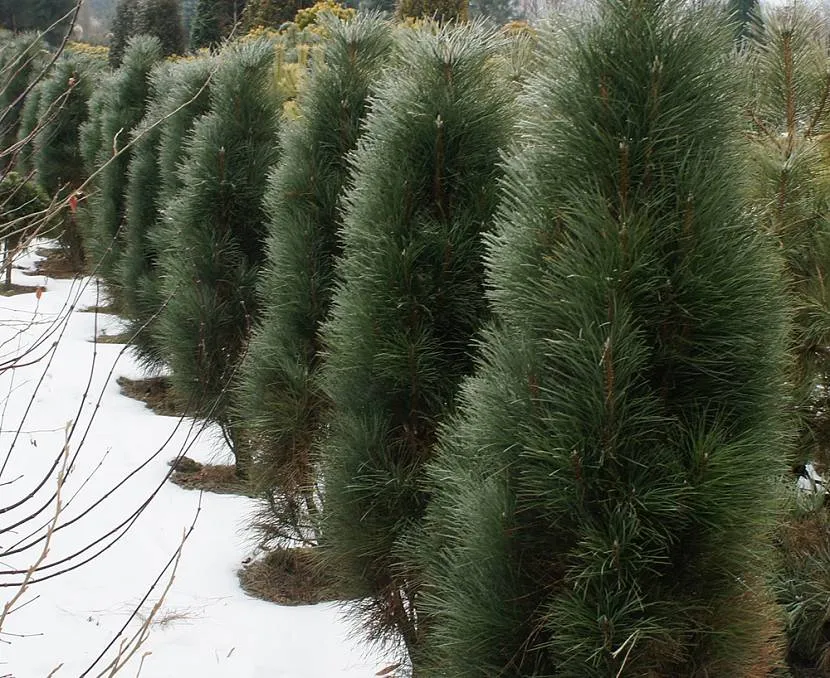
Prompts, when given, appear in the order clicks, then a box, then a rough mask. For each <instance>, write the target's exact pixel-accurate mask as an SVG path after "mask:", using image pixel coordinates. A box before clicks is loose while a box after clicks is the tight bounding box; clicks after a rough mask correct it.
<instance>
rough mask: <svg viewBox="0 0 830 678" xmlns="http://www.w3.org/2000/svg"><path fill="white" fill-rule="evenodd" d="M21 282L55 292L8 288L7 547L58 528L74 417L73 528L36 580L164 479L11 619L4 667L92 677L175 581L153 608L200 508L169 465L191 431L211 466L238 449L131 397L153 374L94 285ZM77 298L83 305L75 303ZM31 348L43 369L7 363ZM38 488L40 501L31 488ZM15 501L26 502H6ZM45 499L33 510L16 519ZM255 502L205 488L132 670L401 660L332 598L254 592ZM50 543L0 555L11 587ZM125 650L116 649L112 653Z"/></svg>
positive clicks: (1, 379) (155, 677)
mask: <svg viewBox="0 0 830 678" xmlns="http://www.w3.org/2000/svg"><path fill="white" fill-rule="evenodd" d="M34 259H35V257H34V255H27V256H26V257H24V258H23V259H22V260H21V262H20V264H21V265H22V266H23V267H24V268H29V267H31V265H32V263H33V261H34ZM14 280H15V282H16V283H19V284H27V285H44V286H45V287H46V291H45V292H44V293H43V294H42V295H41V297H40V299H39V300H38V298H37V295H36V294H33V293H31V294H23V295H19V296H15V297H9V298H3V297H0V553H8V551H9V550H10V548H11V547H12V546H14V545H15V544H16V543H17V542H19V541H21V540H23V541H22V545H25V544H26V543H28V542H27V541H26V540H27V537H28V535H29V534H30V533H31V532H33V530H34V528H36V527H40V528H43V527H45V526H47V525H48V524H49V521H50V520H51V519H52V518H53V516H54V513H55V504H54V502H50V501H49V499H50V497H51V496H52V493H53V492H54V489H55V487H56V480H55V478H56V473H52V474H51V475H49V470H50V467H51V466H52V464H53V463H54V462H55V460H56V459H57V458H58V457H59V455H60V452H61V449H62V448H63V442H64V438H65V432H64V429H65V426H66V424H67V422H76V428H75V431H74V433H73V435H72V438H71V440H70V444H69V453H70V455H75V454H76V453H77V455H78V456H77V459H76V460H75V465H74V467H73V470H72V472H71V474H70V475H69V477H68V479H67V481H66V483H65V484H64V486H63V488H62V499H63V502H64V508H63V510H62V512H61V514H60V517H59V525H65V527H61V528H60V529H58V530H56V531H55V533H54V535H53V537H52V543H51V549H50V552H49V554H48V557H47V558H46V560H45V561H44V562H43V563H42V564H41V567H43V566H46V568H45V569H42V570H41V571H40V573H38V574H36V575H35V577H42V576H45V575H49V574H51V573H53V572H56V571H59V570H60V569H62V568H64V567H66V566H67V565H70V566H71V565H72V564H75V563H78V562H80V561H82V560H85V559H86V558H88V557H89V556H92V555H94V554H95V553H97V552H98V551H99V550H101V548H102V547H105V546H107V545H108V544H109V543H110V542H112V541H113V539H114V538H116V537H118V536H119V535H120V534H121V533H122V532H123V531H124V527H120V525H121V524H122V523H124V521H126V520H127V519H128V518H130V516H131V515H132V514H133V513H134V512H135V511H136V510H137V509H139V508H140V507H141V505H142V503H143V502H144V501H145V500H146V498H147V497H148V496H149V495H151V494H152V493H153V492H154V491H155V490H156V489H158V493H157V495H156V496H155V498H154V499H153V501H152V502H151V503H150V504H149V505H148V506H147V508H146V510H144V511H143V512H141V513H140V514H139V515H138V517H137V518H136V520H135V522H134V524H132V525H131V526H130V527H129V529H128V530H127V531H126V533H125V534H124V536H123V537H122V538H120V539H119V540H118V541H117V542H115V543H114V545H112V546H111V548H109V549H107V550H106V551H105V552H104V553H103V554H102V555H100V556H99V557H97V558H95V559H94V560H92V561H91V562H89V563H88V564H86V565H83V566H82V567H79V568H78V569H75V570H74V571H71V572H68V573H66V574H63V575H61V576H59V577H55V578H53V579H51V580H47V581H44V582H43V583H39V584H35V585H34V586H32V587H31V588H30V589H29V590H28V591H27V592H26V593H25V595H24V596H23V597H22V598H21V599H20V600H19V601H18V602H17V604H16V605H15V608H17V609H16V610H14V611H13V612H12V613H11V614H10V615H9V616H8V617H7V618H6V619H5V620H4V621H3V623H2V635H0V678H12V677H13V678H45V677H46V676H49V675H51V674H50V671H52V670H53V669H55V667H57V666H59V665H61V664H62V668H61V669H60V670H59V671H58V672H57V673H56V674H55V675H56V676H58V677H60V676H81V675H90V676H97V675H98V674H99V673H100V672H101V670H102V669H103V667H104V665H105V663H106V662H101V663H98V664H96V666H95V669H93V670H90V671H89V672H88V673H85V672H86V671H87V670H88V669H89V667H90V665H91V664H92V663H93V662H94V660H95V659H96V657H97V656H98V655H99V653H100V652H101V651H102V650H103V649H104V648H105V647H106V645H107V643H109V642H110V640H112V639H113V638H114V637H115V635H116V634H117V633H118V631H119V630H120V629H121V627H122V626H123V625H124V624H125V623H126V622H127V620H128V618H129V616H130V614H131V612H132V611H133V610H134V609H135V608H136V607H140V613H139V615H138V616H137V618H136V619H135V620H133V621H132V622H131V623H130V624H129V627H128V628H129V630H130V631H132V632H134V631H136V630H137V629H138V628H139V627H140V624H141V619H142V617H143V618H146V615H147V614H148V613H149V611H150V610H151V608H152V606H153V603H154V602H155V601H156V600H157V598H158V597H159V595H160V594H161V591H162V589H163V587H164V585H165V583H166V581H167V580H168V579H169V577H167V576H164V577H162V579H161V582H160V585H159V587H157V589H156V590H155V592H154V593H152V594H151V595H150V597H149V598H148V600H147V601H146V602H145V603H144V604H142V605H139V603H140V601H141V598H142V596H144V594H145V592H146V591H147V589H148V587H150V586H151V584H152V583H153V581H154V580H155V579H156V578H157V577H158V576H159V574H160V573H161V572H162V570H163V568H164V567H165V564H166V563H167V562H168V561H169V560H170V558H171V557H172V556H173V555H174V553H175V552H176V549H177V547H178V546H179V544H180V542H181V539H182V535H183V531H184V530H186V529H187V528H188V527H189V526H190V525H191V523H192V522H193V520H194V517H195V516H196V512H197V508H198V506H199V496H200V495H199V493H197V492H192V491H187V490H184V489H181V488H179V487H177V486H175V485H172V484H171V483H165V482H163V477H164V475H165V473H166V472H167V470H168V467H167V462H168V460H169V459H171V458H172V457H174V456H175V455H176V454H177V453H178V451H179V450H180V448H181V446H182V445H185V444H189V442H191V441H193V440H195V442H194V444H193V446H192V447H191V448H190V449H189V451H188V452H187V455H188V456H190V457H192V458H194V459H197V460H199V461H212V462H217V461H224V460H226V459H227V458H228V453H227V450H226V449H225V448H224V446H223V444H222V443H221V442H220V440H219V437H218V435H217V433H216V431H215V430H212V429H207V430H205V431H202V432H201V434H199V433H200V432H199V428H200V427H201V422H198V421H192V420H184V421H183V422H181V423H180V422H179V420H178V419H174V418H172V417H161V416H157V415H155V414H153V413H152V412H151V411H150V410H149V409H147V408H145V406H144V405H143V404H142V403H140V402H137V401H134V400H131V399H129V398H127V397H125V396H123V395H121V394H120V389H119V387H118V386H117V384H116V383H115V379H116V377H117V376H119V375H126V376H128V377H132V378H136V377H139V376H142V373H141V371H140V369H139V368H138V367H137V365H136V363H135V362H134V360H133V359H132V357H131V356H130V354H129V352H123V351H122V349H123V346H121V345H117V344H97V346H96V345H95V344H93V343H92V342H91V340H92V339H93V337H94V336H95V334H96V331H97V333H98V334H101V333H102V332H106V333H110V334H114V333H117V332H118V331H119V321H118V319H117V318H115V317H113V316H106V315H100V314H95V313H82V312H79V309H82V308H85V307H88V306H91V305H95V304H96V300H97V293H96V286H95V282H94V281H91V280H89V279H84V280H82V281H80V282H73V281H64V280H46V279H44V278H42V277H31V276H27V275H25V274H24V273H23V271H20V270H17V271H15V279H14ZM101 301H102V302H103V300H101ZM72 303H74V304H75V310H74V311H71V312H70V309H69V306H68V304H72ZM62 318H65V319H66V320H67V321H66V322H65V323H63V322H62V321H61V319H62ZM96 324H97V327H96ZM55 342H57V344H55ZM31 346H34V347H35V348H34V351H33V352H32V353H30V354H27V355H26V358H24V359H23V360H22V361H18V362H22V363H32V364H29V365H19V366H18V367H16V368H15V369H6V367H7V365H6V362H7V361H8V360H10V359H12V358H13V357H14V356H19V355H20V354H21V353H22V352H23V351H25V349H26V347H31ZM53 346H55V348H54V351H52V347H53ZM122 353H123V354H122ZM40 356H43V358H42V359H41V360H39V361H35V360H34V359H35V358H38V357H40ZM50 358H51V362H49V361H50ZM90 375H91V376H90ZM88 381H89V382H90V383H89V386H87V382H88ZM39 382H41V383H40V386H39V388H38V383H39ZM32 394H34V398H33V400H32V407H31V408H30V410H29V412H28V414H26V408H27V407H28V405H29V402H30V396H31V395H32ZM99 397H100V406H99V407H97V408H96V402H97V401H98V399H99ZM81 405H83V408H82V409H81V410H80V411H79V407H80V406H81ZM96 409H97V412H96ZM93 413H95V414H94V417H93ZM24 415H25V418H24ZM21 422H22V425H21ZM87 427H89V430H88V432H87V433H86V438H85V440H84V442H83V444H81V440H82V438H83V436H84V433H85V430H86V429H87ZM18 428H19V430H20V432H19V434H18V433H17V431H18ZM197 434H198V435H197ZM15 437H16V440H15ZM13 443H14V444H13ZM9 452H11V453H10V454H9ZM154 455H155V456H154ZM6 459H7V461H6V462H5V463H4V460H6ZM134 471H135V473H134V475H132V476H130V474H131V473H133V472H134ZM44 478H47V480H46V482H45V483H44V484H43V487H41V488H40V489H37V486H38V485H39V484H40V483H41V480H43V479H44ZM125 478H127V480H126V482H124V484H123V485H122V486H120V487H119V488H118V489H117V490H115V491H114V492H112V493H111V494H110V495H109V496H107V493H108V492H111V490H112V489H113V487H114V486H116V485H117V484H118V483H119V482H121V481H122V480H124V479H125ZM32 492H34V496H33V498H28V499H26V498H27V497H29V495H30V494H31V493H32ZM102 497H105V498H104V499H103V501H101V502H100V503H99V504H97V505H96V506H94V507H93V508H92V509H91V510H89V511H87V510H88V509H89V508H90V507H92V506H93V505H95V504H96V502H97V501H98V500H99V499H101V498H102ZM24 499H26V501H25V502H24V501H23V500H24ZM17 503H20V504H21V505H20V506H18V507H17V508H12V509H9V510H4V507H9V506H13V505H14V504H17ZM41 507H43V510H42V511H41V512H40V513H39V514H38V515H37V518H36V519H35V520H34V521H33V520H27V521H26V522H23V523H22V524H21V525H19V526H17V527H14V529H9V528H10V527H13V526H14V525H15V524H16V523H18V522H20V521H22V520H23V519H24V518H26V517H28V516H30V515H31V514H32V513H33V512H34V510H36V509H39V508H41ZM252 510H253V503H252V501H251V500H250V499H247V498H244V497H238V496H230V495H211V494H204V495H202V498H201V510H200V512H199V515H198V519H197V521H196V527H195V529H194V531H193V532H192V534H191V536H190V538H189V539H188V540H187V542H186V544H185V546H184V550H183V553H182V556H181V561H180V563H179V565H178V570H177V573H176V577H175V581H174V582H173V585H172V588H171V590H170V592H169V593H168V594H167V595H166V597H165V600H164V604H163V607H162V609H161V610H159V612H158V613H157V614H156V615H155V617H154V621H153V623H152V624H151V627H150V634H149V637H148V639H147V641H146V643H145V644H144V645H143V647H142V648H141V649H140V650H139V651H138V653H137V654H136V656H135V657H134V659H133V663H132V664H131V665H130V667H129V668H127V669H125V671H124V672H123V675H129V676H135V675H136V672H137V671H138V668H139V664H140V662H141V655H144V654H146V653H148V652H149V653H151V654H149V655H147V656H146V657H144V660H143V666H142V668H141V676H143V677H145V678H166V677H167V676H170V677H173V676H175V677H176V678H187V677H189V676H198V677H199V678H209V677H210V676H217V677H218V676H223V677H229V676H233V677H239V678H246V677H249V676H250V677H253V676H263V677H265V676H267V677H269V678H282V677H284V678H306V677H307V678H338V677H349V678H368V677H369V676H373V675H375V673H376V672H378V671H380V670H381V669H383V668H384V667H385V666H386V665H388V664H389V663H390V660H389V659H388V658H384V657H382V656H378V655H377V654H372V653H371V652H370V651H369V649H368V648H367V647H366V646H362V645H361V644H360V643H359V641H358V640H356V639H354V638H350V637H349V628H348V626H347V624H346V623H345V622H344V621H343V620H342V619H341V618H340V615H339V612H338V611H337V609H336V607H334V606H331V605H325V604H323V605H314V606H308V607H280V606H277V605H274V604H271V603H266V602H262V601H259V600H256V599H253V598H250V597H249V596H247V595H246V594H245V593H243V591H242V590H241V589H240V588H239V586H238V584H237V578H236V574H235V573H236V570H237V569H238V567H239V566H240V564H241V561H242V560H243V559H244V558H245V557H246V556H247V555H248V554H249V553H250V551H251V548H252V543H251V541H250V539H251V537H250V535H249V534H248V533H247V532H246V531H245V523H246V518H247V517H248V516H249V515H250V513H251V512H252ZM75 518H77V521H76V522H71V521H72V520H73V519H75ZM129 525H130V523H127V526H129ZM113 530H114V531H113ZM110 532H112V534H109V535H108V533H110ZM39 534H41V535H42V534H43V530H42V529H41V531H40V533H39ZM102 537H103V539H102V540H101V541H100V542H98V543H97V544H96V545H95V546H93V547H92V548H91V549H89V550H88V551H85V552H84V553H82V554H79V555H77V556H76V557H74V558H70V559H69V560H67V561H66V562H64V563H63V564H61V561H62V560H63V559H65V558H67V557H68V556H71V555H72V554H73V553H75V552H76V551H77V550H78V549H81V548H84V547H85V546H87V545H88V544H90V543H91V542H95V541H96V540H98V539H100V538H102ZM35 538H36V537H35ZM30 541H31V540H30ZM40 546H42V542H40V543H39V544H35V545H33V547H32V548H30V549H28V550H25V551H24V552H22V553H17V554H11V555H6V556H4V557H3V558H2V559H0V585H7V584H11V583H13V582H16V581H20V579H21V578H22V575H17V576H9V575H8V572H9V570H10V569H15V568H17V569H20V570H25V569H26V568H28V567H29V566H30V565H31V564H32V563H33V562H34V561H35V560H36V559H37V557H38V555H39V554H40V551H41V548H40ZM12 550H14V549H12ZM168 572H169V571H168ZM15 592H16V589H15V588H14V587H8V586H7V587H6V588H3V589H2V592H0V607H2V604H3V603H4V602H5V601H7V600H10V599H11V597H12V596H13V595H14V594H15ZM21 604H23V605H22V606H21ZM113 654H114V653H113V651H112V650H111V651H110V652H109V654H108V656H109V658H112V656H113ZM105 675H106V674H105Z"/></svg>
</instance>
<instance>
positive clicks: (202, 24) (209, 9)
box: [190, 0, 245, 50]
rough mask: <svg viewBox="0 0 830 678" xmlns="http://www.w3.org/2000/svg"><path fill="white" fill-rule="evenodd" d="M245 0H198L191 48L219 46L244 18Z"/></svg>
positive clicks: (191, 34)
mask: <svg viewBox="0 0 830 678" xmlns="http://www.w3.org/2000/svg"><path fill="white" fill-rule="evenodd" d="M244 9H245V0H198V1H197V3H196V9H195V11H194V14H193V19H192V22H191V26H190V49H193V50H196V49H199V48H200V47H218V46H219V45H220V43H221V42H222V40H223V39H224V38H226V37H228V35H230V33H231V30H233V28H234V26H235V25H236V23H237V22H238V21H240V20H241V19H242V12H243V10H244Z"/></svg>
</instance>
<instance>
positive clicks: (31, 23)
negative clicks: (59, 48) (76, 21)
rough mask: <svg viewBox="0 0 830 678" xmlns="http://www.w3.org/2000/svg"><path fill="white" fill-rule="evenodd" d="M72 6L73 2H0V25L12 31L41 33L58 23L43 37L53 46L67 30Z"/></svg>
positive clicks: (52, 0)
mask: <svg viewBox="0 0 830 678" xmlns="http://www.w3.org/2000/svg"><path fill="white" fill-rule="evenodd" d="M74 5H75V2H74V0H24V1H22V2H21V0H0V24H1V25H3V26H5V27H6V28H9V29H11V30H13V31H37V32H42V31H47V29H48V28H50V27H51V26H52V25H53V24H55V23H56V22H59V23H57V25H56V26H55V27H54V28H52V30H50V31H47V32H46V33H45V34H44V36H43V37H44V38H46V39H47V40H48V41H49V42H51V43H53V44H54V43H57V42H60V41H61V40H62V39H63V37H64V36H65V35H66V32H67V31H68V30H69V25H70V20H71V17H72V8H73V7H74ZM61 19H63V20H62V21H61Z"/></svg>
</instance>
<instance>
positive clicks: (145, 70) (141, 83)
mask: <svg viewBox="0 0 830 678" xmlns="http://www.w3.org/2000/svg"><path fill="white" fill-rule="evenodd" d="M160 59H161V46H160V45H159V41H158V39H157V38H154V37H151V36H145V35H138V36H136V37H134V38H131V39H130V41H129V43H128V45H127V51H126V52H125V54H124V62H123V63H122V65H121V67H120V68H119V69H118V70H117V71H115V73H114V74H113V77H112V78H111V79H108V80H106V81H105V83H106V88H105V90H104V93H103V98H102V100H101V101H100V102H98V101H95V100H93V101H91V102H90V122H91V123H92V124H95V121H96V119H97V118H98V119H99V124H100V132H99V135H100V136H98V137H97V138H96V136H95V134H94V132H93V131H92V130H91V129H90V130H88V132H87V134H86V136H85V138H84V139H83V140H82V146H90V147H92V146H95V145H96V143H95V142H96V141H97V145H98V147H99V148H98V152H97V153H96V156H95V167H96V170H97V169H98V168H100V173H99V174H98V175H97V177H96V179H95V181H94V183H93V188H94V189H95V190H94V192H93V194H92V197H91V201H90V212H91V214H90V216H91V220H90V221H91V223H89V224H88V225H87V232H86V233H84V237H85V245H86V247H87V256H88V258H89V262H90V264H91V266H92V267H93V268H94V270H95V272H96V274H97V275H99V276H100V277H101V278H102V279H103V281H104V282H105V284H106V285H107V288H108V292H109V294H110V295H111V297H112V301H114V302H118V300H119V298H120V289H121V285H120V282H121V281H120V277H119V275H118V262H119V260H120V259H121V256H122V251H123V245H124V236H123V233H122V230H123V226H124V216H125V212H126V184H127V168H128V167H129V164H130V158H131V157H132V148H125V147H126V146H127V145H128V143H129V141H130V132H131V131H132V129H133V128H134V127H135V126H136V125H138V123H139V122H140V121H141V118H142V117H143V115H144V111H145V108H146V103H147V98H148V94H149V80H150V72H151V70H152V68H153V66H154V65H155V64H156V63H158V61H159V60H160ZM98 105H100V106H101V109H100V114H99V116H96V115H94V111H93V106H98ZM90 150H91V148H87V149H84V148H83V147H82V154H83V155H84V157H88V155H89V151H90Z"/></svg>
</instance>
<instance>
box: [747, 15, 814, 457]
mask: <svg viewBox="0 0 830 678" xmlns="http://www.w3.org/2000/svg"><path fill="white" fill-rule="evenodd" d="M763 19H764V21H763V26H762V28H761V32H760V33H759V34H758V35H757V36H756V39H755V40H753V41H752V42H751V43H750V44H749V46H748V51H747V53H746V57H745V62H746V67H745V82H746V83H747V85H748V86H749V88H751V89H750V92H749V110H750V115H749V116H748V118H749V119H750V120H751V121H752V126H751V128H750V130H749V133H750V134H749V138H750V140H751V146H750V150H751V153H752V161H753V164H752V167H751V171H750V173H749V177H751V179H750V180H749V181H748V182H747V184H748V186H747V187H748V191H749V196H750V199H751V200H752V203H753V206H754V207H755V209H756V211H757V212H758V213H759V215H760V217H761V225H762V227H763V228H764V229H765V231H767V232H768V233H769V234H770V235H771V237H772V238H773V239H774V240H775V241H776V243H777V245H778V247H779V249H780V251H781V252H782V253H783V255H784V259H785V263H786V269H787V274H788V279H789V280H788V283H789V288H790V293H791V295H792V306H793V309H794V311H795V313H794V333H793V339H792V351H793V353H794V355H795V358H796V365H795V373H794V375H793V384H794V387H795V395H794V404H795V409H796V414H797V416H798V419H799V422H800V437H799V440H798V444H797V448H796V450H795V451H794V454H793V459H794V461H796V462H798V461H801V462H804V461H809V460H814V459H816V458H820V459H822V460H823V461H827V460H830V419H828V409H827V406H828V404H830V391H828V390H827V388H828V386H830V353H828V351H827V346H828V345H830V219H828V214H830V173H828V160H830V153H828V151H830V148H828V146H827V141H826V138H825V137H826V136H827V134H828V132H830V107H828V106H827V99H828V95H830V78H828V77H827V73H828V66H830V62H828V58H827V54H826V49H825V38H824V24H823V21H822V20H821V19H820V17H819V16H818V15H817V14H815V13H813V12H810V11H809V10H805V9H803V8H800V7H799V8H796V9H788V10H786V11H775V12H772V13H768V14H766V15H764V17H763Z"/></svg>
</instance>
